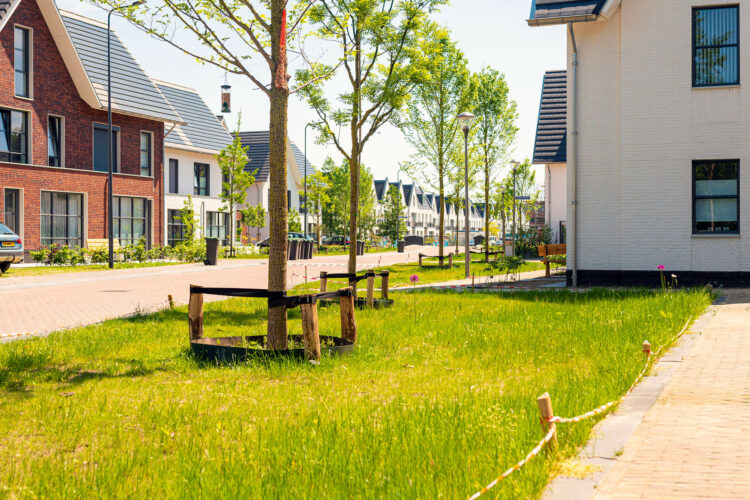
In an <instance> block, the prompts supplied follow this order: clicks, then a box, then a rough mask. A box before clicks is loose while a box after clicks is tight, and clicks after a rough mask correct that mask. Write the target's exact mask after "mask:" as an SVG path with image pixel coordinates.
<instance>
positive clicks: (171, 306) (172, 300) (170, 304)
mask: <svg viewBox="0 0 750 500" xmlns="http://www.w3.org/2000/svg"><path fill="white" fill-rule="evenodd" d="M167 300H168V301H169V308H170V309H174V298H173V297H172V294H169V295H167Z"/></svg>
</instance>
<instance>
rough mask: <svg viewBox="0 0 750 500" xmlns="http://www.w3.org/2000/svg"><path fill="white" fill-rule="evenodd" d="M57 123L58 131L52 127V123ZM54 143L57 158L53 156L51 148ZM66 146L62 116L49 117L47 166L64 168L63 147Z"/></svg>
mask: <svg viewBox="0 0 750 500" xmlns="http://www.w3.org/2000/svg"><path fill="white" fill-rule="evenodd" d="M53 121H56V122H57V130H56V131H55V130H54V129H53V127H52V122H53ZM53 141H54V142H55V143H56V144H55V145H56V147H57V157H55V156H53V155H52V151H51V149H52V148H51V147H50V146H52V145H53ZM64 144H65V125H64V124H63V118H62V116H58V115H47V165H49V166H50V167H63V166H64V160H63V151H64V150H63V145H64Z"/></svg>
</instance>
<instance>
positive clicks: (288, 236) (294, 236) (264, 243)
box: [258, 233, 314, 248]
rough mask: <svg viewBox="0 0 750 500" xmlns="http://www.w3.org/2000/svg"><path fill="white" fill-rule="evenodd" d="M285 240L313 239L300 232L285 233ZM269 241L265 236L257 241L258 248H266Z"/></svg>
mask: <svg viewBox="0 0 750 500" xmlns="http://www.w3.org/2000/svg"><path fill="white" fill-rule="evenodd" d="M286 240H287V241H292V240H297V241H305V240H307V241H314V240H313V238H312V236H307V237H305V235H304V234H302V233H286ZM270 243H271V238H266V239H265V240H263V241H261V242H260V243H258V248H268V245H269V244H270Z"/></svg>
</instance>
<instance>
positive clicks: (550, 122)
mask: <svg viewBox="0 0 750 500" xmlns="http://www.w3.org/2000/svg"><path fill="white" fill-rule="evenodd" d="M567 79H568V77H567V73H566V72H565V71H547V72H546V73H545V74H544V83H543V85H542V98H541V102H540V105H539V121H538V122H537V127H536V140H535V141H534V163H565V162H566V161H567V149H568V134H567V114H568V85H567Z"/></svg>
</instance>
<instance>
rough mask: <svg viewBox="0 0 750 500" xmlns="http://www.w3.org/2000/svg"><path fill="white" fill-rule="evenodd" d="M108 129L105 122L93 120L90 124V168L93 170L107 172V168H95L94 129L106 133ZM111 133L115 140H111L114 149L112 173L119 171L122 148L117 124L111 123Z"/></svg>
mask: <svg viewBox="0 0 750 500" xmlns="http://www.w3.org/2000/svg"><path fill="white" fill-rule="evenodd" d="M108 129H109V126H108V125H107V124H106V123H98V122H94V123H93V124H92V128H91V170H93V171H94V172H102V173H105V174H106V173H107V172H108V170H109V169H107V170H97V169H96V130H103V131H104V132H105V133H107V131H108ZM112 133H113V134H114V136H115V140H114V141H113V144H112V146H113V148H114V149H115V151H114V153H115V154H114V157H113V158H112V160H113V162H114V165H112V173H115V174H119V173H120V164H121V161H122V149H121V148H120V143H121V131H120V127H119V126H117V125H112Z"/></svg>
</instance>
